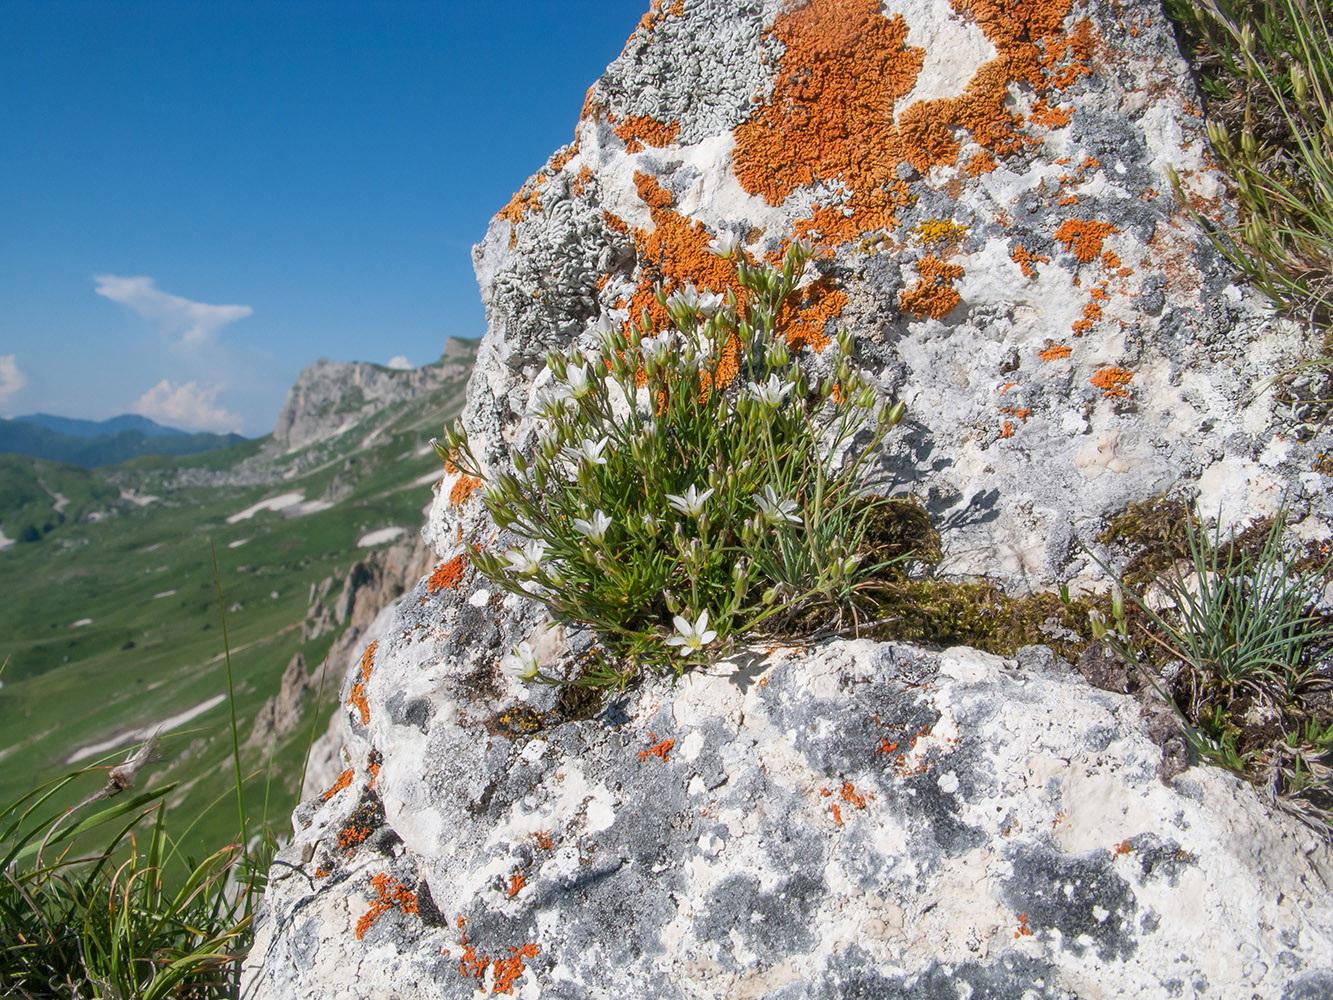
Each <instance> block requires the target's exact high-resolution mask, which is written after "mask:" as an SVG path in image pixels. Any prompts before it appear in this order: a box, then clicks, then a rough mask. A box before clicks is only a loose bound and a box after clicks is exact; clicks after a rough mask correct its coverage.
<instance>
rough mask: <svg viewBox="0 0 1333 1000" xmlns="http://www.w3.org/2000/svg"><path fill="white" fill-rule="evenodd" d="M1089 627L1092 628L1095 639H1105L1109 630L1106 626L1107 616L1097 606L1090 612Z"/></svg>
mask: <svg viewBox="0 0 1333 1000" xmlns="http://www.w3.org/2000/svg"><path fill="white" fill-rule="evenodd" d="M1088 627H1089V628H1090V629H1092V637H1093V638H1094V639H1105V638H1106V633H1107V632H1108V631H1109V629H1108V628H1107V627H1106V617H1105V616H1104V615H1103V614H1102V613H1101V612H1100V611H1098V610H1096V609H1095V608H1094V609H1093V610H1092V611H1089V612H1088Z"/></svg>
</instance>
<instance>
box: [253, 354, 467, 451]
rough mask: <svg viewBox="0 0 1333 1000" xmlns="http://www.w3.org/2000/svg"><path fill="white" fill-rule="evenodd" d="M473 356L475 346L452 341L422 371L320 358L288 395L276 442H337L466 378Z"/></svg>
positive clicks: (294, 445) (290, 446)
mask: <svg viewBox="0 0 1333 1000" xmlns="http://www.w3.org/2000/svg"><path fill="white" fill-rule="evenodd" d="M471 357H472V349H471V345H470V344H469V343H468V342H466V341H461V340H458V339H457V338H454V337H451V338H449V340H447V341H446V342H445V348H444V355H443V356H442V357H441V358H440V360H439V362H438V363H436V364H433V365H424V366H422V367H421V368H385V367H384V366H383V365H376V364H371V363H370V362H367V361H330V360H328V359H327V358H320V359H319V360H318V361H316V362H315V363H314V364H313V365H308V366H307V367H305V368H303V369H302V370H301V374H300V375H298V376H297V379H296V381H295V382H294V383H293V384H292V387H291V389H289V390H288V392H287V398H286V399H285V400H284V401H283V404H282V409H281V410H280V411H279V412H278V422H277V423H276V424H275V425H274V427H273V439H274V441H275V442H277V443H279V444H281V445H283V446H285V447H286V449H287V450H288V451H293V450H295V449H297V448H301V447H304V446H305V445H308V444H311V443H313V442H315V441H320V440H322V439H324V438H327V437H334V436H336V435H337V434H339V433H341V432H342V431H343V430H345V429H347V428H350V427H353V426H355V425H356V424H357V423H359V422H361V421H362V420H364V419H365V418H366V417H369V416H371V415H372V414H374V413H376V412H378V411H379V410H382V409H384V407H386V406H388V405H390V404H393V403H400V402H403V401H404V400H408V399H414V398H417V397H420V396H424V395H426V394H428V393H430V392H432V391H434V390H436V389H439V388H440V387H442V386H443V385H444V384H445V383H447V382H449V381H450V380H453V379H457V378H460V377H462V376H464V375H466V374H467V373H468V371H469V369H470V368H471Z"/></svg>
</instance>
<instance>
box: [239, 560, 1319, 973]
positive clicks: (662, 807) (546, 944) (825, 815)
mask: <svg viewBox="0 0 1333 1000" xmlns="http://www.w3.org/2000/svg"><path fill="white" fill-rule="evenodd" d="M422 592H423V593H424V592H425V587H424V586H423V588H422ZM482 593H484V592H483V591H475V592H474V595H477V594H482ZM476 603H477V604H479V605H480V607H477V608H473V607H472V605H471V604H465V605H463V609H462V610H460V611H459V612H458V613H457V614H456V615H453V616H448V617H447V618H446V624H444V625H438V624H432V622H434V621H435V620H436V613H437V608H436V607H435V605H434V604H433V602H432V601H430V600H427V602H426V603H425V604H421V603H418V601H409V603H408V605H406V606H405V610H404V611H403V612H401V613H400V616H399V619H398V622H397V627H396V628H395V629H393V630H392V631H391V632H390V633H389V635H388V636H386V638H385V639H382V640H381V641H380V642H379V644H378V645H377V646H375V647H373V648H371V649H370V650H369V651H368V652H367V653H366V655H365V658H364V664H365V667H364V670H359V671H358V672H357V674H356V678H357V679H356V681H355V685H356V688H357V690H356V691H354V692H351V693H350V697H349V700H350V701H351V702H352V703H353V708H352V715H353V730H354V735H353V737H352V738H351V740H350V741H349V743H348V746H347V753H348V757H349V760H350V764H351V767H350V768H349V769H348V771H346V772H345V774H344V775H343V777H342V778H341V779H340V780H338V781H337V782H335V783H334V784H333V785H332V786H331V787H330V789H328V790H327V791H326V792H325V793H324V794H322V795H320V796H319V797H317V798H315V799H313V800H312V801H311V802H309V803H307V804H305V805H303V806H302V807H301V808H300V809H299V810H298V812H297V814H296V835H295V839H294V841H293V843H292V845H291V846H290V847H288V848H287V849H286V851H285V852H284V854H283V855H282V857H283V858H284V859H285V860H286V861H287V862H289V863H290V864H291V865H293V866H295V867H286V866H281V867H277V868H275V869H274V873H273V874H274V879H275V881H274V883H273V884H272V886H271V887H270V889H269V892H268V896H267V900H266V904H265V907H266V909H265V913H264V915H263V919H262V920H261V922H260V925H259V934H258V938H257V941H256V945H255V949H254V951H253V952H252V953H251V956H250V959H249V968H250V982H249V988H250V990H251V992H249V993H247V994H246V995H247V996H254V997H321V998H322V997H330V996H337V997H353V996H355V997H387V996H400V997H426V996H431V997H438V996H446V997H466V996H469V995H471V994H472V993H474V992H476V991H477V990H479V989H484V990H487V991H490V992H492V993H507V992H511V991H512V994H513V995H515V996H525V997H539V996H540V997H567V998H575V997H578V998H583V997H624V996H632V997H681V996H694V997H784V998H796V997H830V998H833V997H838V998H841V997H881V996H882V997H898V996H903V997H922V998H925V997H939V996H950V997H952V996H987V997H1014V998H1018V997H1043V998H1044V997H1051V998H1055V997H1060V998H1072V997H1106V998H1111V997H1125V998H1129V997H1172V996H1175V997H1198V998H1203V997H1240V996H1245V997H1249V996H1252V995H1253V996H1259V997H1273V998H1277V997H1289V998H1294V997H1306V996H1309V997H1316V996H1324V995H1327V993H1326V992H1320V991H1321V990H1324V991H1326V990H1328V989H1330V988H1333V907H1331V906H1330V904H1329V898H1330V896H1329V893H1330V889H1333V857H1330V854H1329V852H1328V848H1327V845H1326V844H1324V843H1323V842H1321V841H1320V840H1319V839H1318V837H1317V836H1316V835H1315V834H1314V833H1312V832H1311V831H1309V830H1307V829H1306V828H1305V827H1303V826H1301V825H1300V824H1299V823H1297V822H1295V821H1294V820H1292V819H1290V818H1289V817H1285V816H1282V815H1275V814H1273V813H1272V812H1270V810H1269V809H1268V808H1267V807H1266V806H1265V804H1264V803H1263V802H1262V801H1261V800H1260V798H1259V796H1258V795H1257V794H1256V793H1255V791H1254V790H1253V789H1251V788H1249V787H1248V786H1244V785H1242V784H1241V783H1240V782H1239V781H1238V780H1237V779H1236V778H1234V777H1232V776H1230V775H1228V774H1226V773H1225V772H1222V771H1220V770H1217V769H1212V768H1194V769H1190V770H1188V771H1186V772H1185V773H1184V774H1181V775H1178V776H1177V777H1175V778H1174V779H1173V780H1172V782H1171V783H1170V785H1167V784H1164V783H1163V782H1162V781H1161V780H1160V779H1159V777H1158V766H1159V763H1160V759H1161V756H1160V752H1159V751H1158V749H1157V747H1156V746H1154V745H1153V744H1152V743H1151V742H1150V741H1149V740H1148V739H1147V737H1146V736H1145V735H1143V734H1142V732H1140V727H1139V725H1138V721H1137V717H1138V712H1139V709H1138V706H1137V704H1136V703H1135V702H1134V701H1133V700H1131V699H1129V698H1127V697H1125V696H1120V695H1114V694H1110V693H1106V692H1101V691H1096V690H1095V689H1092V688H1090V687H1088V686H1087V685H1086V684H1085V683H1084V682H1083V680H1082V678H1080V677H1079V676H1078V675H1076V674H1074V673H1073V672H1072V671H1070V670H1069V669H1068V668H1067V667H1062V666H1061V665H1060V664H1059V663H1058V662H1057V661H1054V660H1053V658H1051V657H1050V655H1049V652H1048V651H1046V650H1045V649H1044V647H1030V648H1027V649H1025V650H1024V656H1022V657H1020V658H1019V660H1018V662H1012V661H1004V660H1001V659H999V658H997V657H992V656H988V655H986V654H982V653H978V652H975V651H971V650H966V649H962V648H958V649H952V650H947V651H944V652H943V653H929V652H925V651H922V650H919V649H914V648H910V647H904V646H897V645H891V644H875V643H871V642H867V641H837V642H833V643H829V644H826V645H823V646H820V647H816V648H812V649H800V648H778V649H774V650H772V651H757V652H756V653H755V654H754V655H753V656H752V657H749V658H748V659H744V660H743V661H741V662H738V663H737V664H729V665H721V666H719V667H718V669H716V670H714V671H710V672H708V673H707V674H692V675H689V676H687V677H686V678H685V679H684V680H682V681H681V682H680V683H678V684H676V685H674V686H673V685H672V684H670V683H669V682H667V681H652V682H649V683H647V684H645V685H643V686H642V687H641V688H639V689H637V690H636V691H634V692H633V693H632V695H630V696H628V697H626V698H624V699H623V700H621V701H618V702H616V703H615V704H613V705H612V706H611V708H610V709H609V710H607V711H605V712H603V713H602V714H601V715H600V716H599V717H597V718H596V719H587V720H581V721H580V720H577V718H573V719H571V718H570V716H571V715H572V716H575V717H577V715H578V710H577V705H574V704H572V703H570V702H569V701H568V700H567V699H566V700H563V701H561V700H557V698H556V695H555V694H554V692H552V691H550V690H549V689H547V690H543V691H538V692H533V693H532V694H531V695H530V696H529V697H528V700H526V701H524V700H522V695H519V694H518V692H517V691H516V687H515V685H516V682H513V681H509V680H491V679H487V678H488V676H489V672H488V671H487V670H486V669H485V667H484V664H485V657H483V656H476V655H469V652H468V650H469V649H476V648H477V647H478V646H484V645H485V644H486V640H487V638H488V635H492V634H493V633H494V631H495V626H494V625H493V624H491V623H490V622H489V621H488V620H487V619H488V618H489V617H490V616H492V615H493V614H494V609H493V608H492V607H491V606H490V605H489V604H488V603H483V602H482V601H477V602H476ZM444 631H447V632H449V633H450V636H451V637H450V638H448V639H443V640H441V639H439V638H437V637H436V633H439V632H444ZM441 652H443V653H444V654H445V655H444V656H440V654H441ZM408 664H412V669H408V668H407V665H408ZM386 669H388V670H392V671H393V673H392V674H390V675H387V676H386V675H382V674H381V671H382V670H386ZM381 677H383V680H380V678H381ZM362 698H364V699H365V700H364V701H362V700H361V699H362ZM363 718H364V719H365V720H366V723H367V724H365V725H362V724H360V723H361V720H362V719H363ZM969 988H970V989H971V991H972V992H970V993H969V992H968V989H969ZM1302 990H1305V992H1301V991H1302ZM1311 991H1313V992H1311Z"/></svg>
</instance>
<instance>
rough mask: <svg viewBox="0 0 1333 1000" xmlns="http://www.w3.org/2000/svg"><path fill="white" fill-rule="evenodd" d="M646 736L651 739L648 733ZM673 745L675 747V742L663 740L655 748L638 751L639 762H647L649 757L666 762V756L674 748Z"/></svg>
mask: <svg viewBox="0 0 1333 1000" xmlns="http://www.w3.org/2000/svg"><path fill="white" fill-rule="evenodd" d="M648 735H649V738H650V739H651V738H652V734H651V733H649V734H648ZM675 745H676V741H675V740H663V741H662V742H661V743H658V744H656V745H655V746H651V747H649V748H648V749H647V750H640V751H639V760H647V759H648V758H649V757H658V758H660V759H662V760H666V759H667V754H669V753H670V752H671V748H672V747H674V746H675Z"/></svg>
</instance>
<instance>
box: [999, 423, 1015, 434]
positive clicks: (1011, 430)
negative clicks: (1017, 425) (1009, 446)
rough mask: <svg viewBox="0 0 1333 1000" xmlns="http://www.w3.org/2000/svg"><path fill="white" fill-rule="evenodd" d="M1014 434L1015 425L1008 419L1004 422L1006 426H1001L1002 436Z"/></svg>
mask: <svg viewBox="0 0 1333 1000" xmlns="http://www.w3.org/2000/svg"><path fill="white" fill-rule="evenodd" d="M1013 436H1014V425H1013V424H1011V423H1010V422H1009V421H1007V420H1006V421H1005V422H1004V426H1002V427H1001V428H1000V437H1002V438H1011V437H1013Z"/></svg>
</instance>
